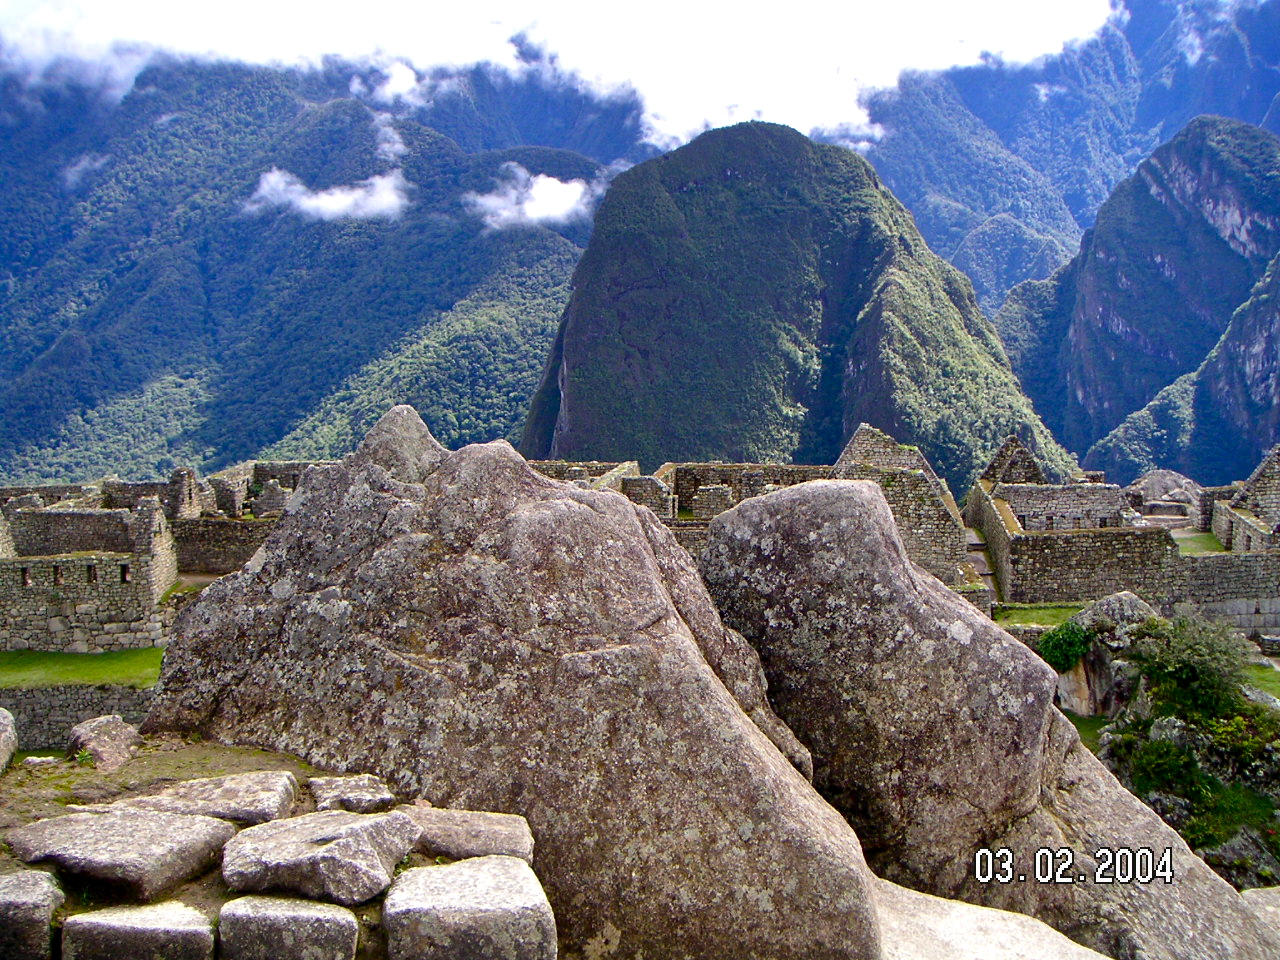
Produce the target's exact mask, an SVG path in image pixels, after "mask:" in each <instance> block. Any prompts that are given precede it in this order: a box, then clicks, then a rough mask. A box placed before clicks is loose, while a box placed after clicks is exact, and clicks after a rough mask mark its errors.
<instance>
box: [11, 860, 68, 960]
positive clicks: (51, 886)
mask: <svg viewBox="0 0 1280 960" xmlns="http://www.w3.org/2000/svg"><path fill="white" fill-rule="evenodd" d="M63 899H64V898H63V895H62V891H61V890H60V889H58V884H57V883H56V882H55V881H54V879H53V877H51V876H49V874H47V873H42V872H40V871H39V870H19V871H18V872H17V873H7V874H4V875H3V876H0V957H3V958H4V960H49V958H50V957H52V956H53V929H52V926H53V915H54V913H55V912H56V911H57V909H58V908H59V907H60V906H62V901H63Z"/></svg>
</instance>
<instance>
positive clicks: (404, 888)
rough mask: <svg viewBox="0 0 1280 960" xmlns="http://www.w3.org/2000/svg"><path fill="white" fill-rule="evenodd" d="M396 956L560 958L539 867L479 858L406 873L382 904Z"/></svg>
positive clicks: (414, 959)
mask: <svg viewBox="0 0 1280 960" xmlns="http://www.w3.org/2000/svg"><path fill="white" fill-rule="evenodd" d="M382 925H383V928H384V929H385V930H386V934H387V956H388V958H389V960H491V958H495V957H501V958H502V960H555V957H556V922H555V917H554V916H553V915H552V913H551V904H550V903H549V902H548V901H547V897H546V894H545V893H544V892H543V890H542V884H541V883H539V882H538V878H537V877H536V876H534V873H533V870H532V869H531V868H530V867H529V865H528V864H527V863H525V862H524V861H523V860H520V859H517V858H516V857H476V858H474V859H471V860H461V861H459V862H458V863H451V864H449V865H448V866H443V867H419V868H418V869H416V870H406V871H405V872H404V873H402V874H401V875H400V876H399V878H397V880H396V882H395V885H394V886H392V888H391V891H390V892H389V893H388V894H387V899H386V901H385V902H384V904H383V907H382Z"/></svg>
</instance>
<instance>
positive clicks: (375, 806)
mask: <svg viewBox="0 0 1280 960" xmlns="http://www.w3.org/2000/svg"><path fill="white" fill-rule="evenodd" d="M308 786H309V787H310V788H311V795H312V796H313V797H315V798H316V809H317V810H349V811H351V812H352V813H381V812H382V811H383V810H390V809H391V808H392V807H394V806H395V805H396V798H395V794H393V793H392V792H391V791H390V790H388V789H387V785H386V783H385V782H384V781H383V780H382V778H381V777H375V776H374V775H373V774H371V773H362V774H358V775H356V776H353V777H312V778H311V780H310V782H309V783H308Z"/></svg>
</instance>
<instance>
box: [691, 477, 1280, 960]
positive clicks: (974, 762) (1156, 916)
mask: <svg viewBox="0 0 1280 960" xmlns="http://www.w3.org/2000/svg"><path fill="white" fill-rule="evenodd" d="M702 569H703V574H704V577H705V579H706V581H707V584H708V586H709V588H710V590H711V593H712V596H713V597H714V598H715V600H716V602H717V603H718V605H719V607H720V610H721V612H722V614H723V616H724V618H725V621H726V622H727V623H729V624H731V625H732V626H734V627H736V628H737V629H739V630H741V631H742V632H743V634H744V635H745V636H746V637H747V638H748V639H749V640H750V641H751V642H752V643H753V644H755V645H756V647H757V649H758V650H759V652H760V655H761V660H762V662H763V664H764V668H765V673H766V675H767V677H768V681H769V692H770V701H771V703H772V704H773V706H774V708H775V709H776V710H777V711H778V714H779V715H780V716H781V717H782V718H783V719H784V720H785V721H786V722H787V723H788V724H789V725H790V726H791V728H792V729H793V730H794V731H795V732H796V734H797V735H798V736H799V737H800V738H801V740H803V741H804V742H805V743H806V745H807V746H808V747H809V748H810V750H811V751H812V753H813V758H814V783H815V785H816V786H817V787H818V788H819V789H820V790H821V791H822V793H823V794H824V795H825V796H826V797H827V798H828V799H829V800H830V801H831V802H832V803H833V804H834V805H835V806H836V807H837V808H838V809H839V810H840V811H841V812H842V813H844V814H845V815H846V816H847V817H848V818H849V821H850V822H851V823H852V824H853V825H854V827H855V828H856V829H857V830H858V834H859V836H860V838H861V840H862V842H863V844H864V847H865V850H866V853H867V857H868V861H869V862H870V863H871V864H872V866H873V867H874V868H875V869H876V871H877V873H879V874H880V875H881V876H883V877H885V878H887V879H890V880H894V881H896V882H899V883H902V884H904V885H906V886H910V887H914V888H916V889H921V890H925V891H928V892H931V893H935V894H939V895H942V896H946V897H957V898H961V899H966V900H970V901H972V902H976V903H983V904H987V905H990V906H998V907H1002V908H1004V909H1010V910H1016V911H1019V912H1022V913H1028V914H1031V915H1033V916H1037V917H1039V918H1040V919H1042V920H1045V921H1046V922H1048V923H1049V924H1050V925H1052V926H1054V927H1057V928H1058V929H1059V930H1062V931H1063V932H1065V933H1067V934H1068V935H1069V936H1071V937H1072V938H1073V939H1075V940H1077V941H1079V942H1081V943H1084V944H1087V945H1089V946H1091V947H1093V948H1094V949H1097V950H1099V951H1101V952H1103V953H1107V954H1110V955H1111V956H1116V957H1133V956H1143V957H1147V958H1151V960H1157V958H1159V960H1174V958H1179V960H1209V958H1221V960H1227V958H1244V957H1250V958H1257V960H1261V958H1263V957H1274V955H1275V948H1274V941H1273V939H1272V938H1271V935H1270V933H1269V932H1267V931H1264V930H1263V928H1262V927H1261V925H1260V924H1259V923H1258V922H1257V921H1256V918H1255V917H1254V916H1253V914H1252V913H1251V912H1250V911H1249V910H1248V909H1247V908H1246V907H1245V906H1244V905H1243V903H1242V902H1241V901H1240V898H1239V896H1238V895H1237V894H1236V893H1235V891H1234V890H1232V889H1231V888H1230V887H1229V886H1228V885H1227V884H1226V883H1224V882H1222V881H1221V880H1220V879H1219V878H1218V877H1216V876H1215V875H1214V874H1213V872H1212V871H1211V870H1209V868H1208V867H1206V866H1205V865H1204V863H1203V862H1202V861H1201V860H1199V859H1198V858H1197V857H1196V856H1195V855H1194V854H1192V852H1191V851H1190V850H1189V849H1188V848H1187V846H1186V844H1184V843H1183V842H1182V840H1181V839H1180V838H1179V837H1178V836H1177V834H1176V833H1174V832H1173V831H1172V830H1171V829H1170V828H1168V827H1167V826H1166V825H1165V824H1164V823H1162V822H1161V821H1160V819H1159V818H1158V817H1157V816H1156V815H1155V814H1154V813H1152V812H1151V811H1150V810H1149V809H1148V808H1147V807H1145V806H1143V805H1142V803H1140V802H1139V801H1138V800H1137V799H1136V798H1135V797H1133V795H1132V794H1130V793H1128V792H1127V791H1126V790H1124V789H1123V787H1121V786H1120V785H1119V783H1117V782H1116V780H1115V778H1114V777H1112V776H1111V774H1110V773H1108V772H1107V771H1106V770H1105V769H1104V768H1103V767H1102V766H1101V764H1100V763H1099V762H1098V761H1097V760H1096V759H1095V758H1094V757H1093V756H1092V755H1091V754H1089V752H1088V751H1087V750H1086V749H1085V748H1084V747H1083V746H1082V745H1081V743H1080V739H1079V736H1078V735H1077V734H1076V732H1075V729H1074V728H1073V727H1072V726H1071V724H1070V723H1069V722H1068V721H1067V720H1066V718H1065V717H1063V715H1062V714H1061V713H1059V712H1058V711H1057V710H1056V709H1055V708H1054V707H1053V689H1054V674H1053V671H1052V670H1051V669H1050V668H1049V667H1047V666H1046V665H1045V664H1044V663H1043V662H1041V661H1040V660H1039V659H1038V658H1037V657H1036V656H1035V654H1033V653H1032V652H1031V651H1030V650H1028V649H1027V648H1026V647H1024V646H1022V645H1021V644H1019V643H1018V642H1017V641H1015V640H1014V639H1013V638H1012V637H1010V636H1009V635H1008V634H1007V633H1005V632H1004V631H1003V630H1001V629H1000V628H999V627H997V626H996V625H995V624H994V623H992V622H991V621H990V620H989V619H987V618H986V617H984V616H983V615H981V614H980V613H979V612H978V611H977V610H976V609H975V608H973V607H972V606H971V605H969V604H968V603H967V602H966V601H964V600H962V599H960V598H959V597H958V596H957V595H956V594H954V593H952V592H951V591H950V590H948V589H947V588H946V587H944V586H943V585H942V584H941V583H940V582H939V581H938V580H936V579H935V578H934V577H932V576H930V575H929V574H927V573H925V572H924V571H923V570H922V569H920V568H919V567H916V566H915V565H913V564H912V563H911V562H910V561H909V560H908V558H907V556H906V554H905V552H904V550H903V547H902V544H901V541H900V539H899V538H898V535H897V532H896V529H895V527H894V523H893V518H892V515H891V514H890V512H889V508H888V505H887V504H886V503H885V500H884V497H883V495H882V494H881V492H880V491H879V489H878V488H877V487H876V486H875V485H874V484H871V483H868V482H865V481H813V482H810V483H805V484H801V485H799V486H795V487H790V488H788V489H786V490H782V491H778V492H776V493H772V494H769V495H768V496H764V497H757V498H754V499H751V500H746V501H744V502H742V503H740V504H739V505H738V506H737V507H735V508H734V509H732V510H730V511H728V512H727V513H724V514H721V515H720V516H719V517H717V518H716V519H715V520H714V521H713V522H712V524H711V528H710V531H709V534H708V542H707V546H706V548H705V550H704V552H703V554H702ZM1100 847H1107V848H1110V849H1113V850H1115V849H1118V848H1125V849H1127V850H1137V849H1138V848H1140V847H1146V848H1149V849H1152V850H1154V851H1157V852H1160V851H1163V850H1165V849H1169V850H1171V851H1172V852H1171V862H1172V867H1173V875H1174V879H1173V882H1172V883H1170V884H1165V883H1163V882H1157V883H1152V884H1137V883H1128V884H1122V883H1111V884H1102V883H1094V882H1093V877H1094V874H1095V865H1096V861H1095V851H1097V850H1098V849H1099V848H1100ZM1001 848H1005V849H1008V850H1009V851H1011V853H1012V855H1013V858H1014V861H1013V862H1014V866H1013V874H1012V879H1011V882H1009V883H999V882H994V881H993V882H989V883H985V884H984V883H980V882H979V881H978V880H977V879H976V877H975V853H976V851H978V850H979V849H989V850H998V849H1001ZM1038 849H1048V850H1050V851H1070V854H1071V855H1072V857H1073V864H1072V867H1071V869H1070V871H1069V875H1068V876H1069V880H1070V881H1071V882H1063V883H1052V882H1048V883H1042V882H1037V881H1036V880H1035V868H1036V851H1037V850H1038ZM1059 862H1060V861H1059V860H1058V859H1057V854H1054V860H1053V863H1054V864H1057V863H1059ZM1082 874H1083V875H1084V876H1085V878H1086V879H1085V880H1084V881H1083V882H1080V881H1079V880H1078V877H1079V876H1080V875H1082ZM1019 875H1022V876H1025V878H1026V879H1025V880H1023V881H1021V882H1019V881H1018V880H1017V877H1018V876H1019Z"/></svg>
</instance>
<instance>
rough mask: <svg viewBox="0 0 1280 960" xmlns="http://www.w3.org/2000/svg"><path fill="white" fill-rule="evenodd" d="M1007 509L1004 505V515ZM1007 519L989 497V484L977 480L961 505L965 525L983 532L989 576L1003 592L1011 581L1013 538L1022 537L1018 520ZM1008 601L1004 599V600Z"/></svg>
mask: <svg viewBox="0 0 1280 960" xmlns="http://www.w3.org/2000/svg"><path fill="white" fill-rule="evenodd" d="M1007 509H1008V507H1007V505H1006V511H1007ZM1007 517H1008V521H1009V522H1006V518H1005V517H1004V516H1001V513H1000V509H999V506H998V505H997V504H996V501H995V498H994V497H992V496H991V483H990V481H988V480H979V481H978V482H977V483H976V484H974V486H973V489H972V490H971V491H970V493H969V497H968V499H967V500H966V501H965V505H964V521H965V523H966V524H968V525H969V526H971V527H973V528H974V529H975V530H980V531H982V535H983V537H984V539H985V540H986V542H987V556H988V558H989V559H990V561H991V572H992V573H994V574H995V578H996V583H997V584H999V585H1000V588H1001V589H1002V590H1003V589H1005V584H1007V583H1009V582H1011V580H1012V578H1013V568H1012V566H1010V563H1009V557H1010V555H1011V553H1012V545H1013V538H1014V536H1016V535H1018V534H1020V533H1022V527H1021V526H1019V525H1018V521H1017V518H1016V517H1014V516H1013V514H1012V513H1011V512H1010V513H1008V514H1007ZM1005 599H1006V600H1007V599H1008V598H1007V597H1006V598H1005Z"/></svg>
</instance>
